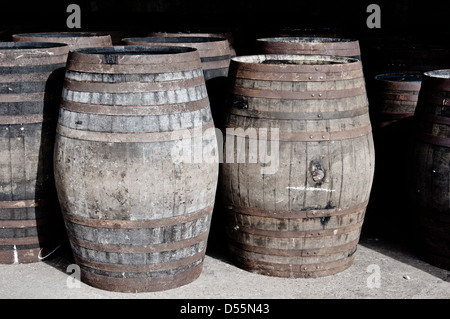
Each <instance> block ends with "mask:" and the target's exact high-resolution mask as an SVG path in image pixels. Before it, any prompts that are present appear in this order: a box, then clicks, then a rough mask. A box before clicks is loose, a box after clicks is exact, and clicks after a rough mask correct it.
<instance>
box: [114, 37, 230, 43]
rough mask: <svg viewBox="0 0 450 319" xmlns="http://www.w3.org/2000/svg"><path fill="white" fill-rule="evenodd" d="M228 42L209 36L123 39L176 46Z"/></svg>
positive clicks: (224, 39) (124, 40) (124, 39)
mask: <svg viewBox="0 0 450 319" xmlns="http://www.w3.org/2000/svg"><path fill="white" fill-rule="evenodd" d="M223 41H227V39H226V38H223V37H207V36H149V37H134V38H133V37H131V38H123V39H122V42H134V43H135V42H143V43H171V44H172V43H173V44H174V45H176V44H180V43H185V44H186V43H190V44H191V43H192V44H200V43H208V42H223Z"/></svg>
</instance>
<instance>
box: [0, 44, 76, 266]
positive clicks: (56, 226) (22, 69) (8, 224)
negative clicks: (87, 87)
mask: <svg viewBox="0 0 450 319" xmlns="http://www.w3.org/2000/svg"><path fill="white" fill-rule="evenodd" d="M68 51H69V47H68V46H67V45H65V44H56V43H34V42H32V43H14V42H3V43H0V55H1V59H0V263H4V264H18V263H29V262H37V261H39V260H42V259H43V258H44V257H45V256H47V255H48V254H49V253H51V252H52V251H53V250H54V249H55V248H56V247H58V245H59V244H60V238H61V237H60V236H62V235H63V231H64V228H63V225H62V221H61V219H60V213H59V209H58V203H57V198H56V193H55V187H54V179H53V169H52V166H53V162H52V158H53V145H54V138H55V127H56V120H57V116H58V107H59V99H60V94H61V89H62V83H63V78H64V67H65V65H66V59H67V54H68Z"/></svg>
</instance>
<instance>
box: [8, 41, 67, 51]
mask: <svg viewBox="0 0 450 319" xmlns="http://www.w3.org/2000/svg"><path fill="white" fill-rule="evenodd" d="M61 47H68V44H66V43H58V42H41V41H36V42H13V41H10V42H0V50H39V49H51V48H61Z"/></svg>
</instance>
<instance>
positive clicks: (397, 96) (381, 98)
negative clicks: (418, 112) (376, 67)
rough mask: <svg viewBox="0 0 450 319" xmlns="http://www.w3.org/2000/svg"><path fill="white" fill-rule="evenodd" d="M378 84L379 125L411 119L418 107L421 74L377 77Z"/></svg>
mask: <svg viewBox="0 0 450 319" xmlns="http://www.w3.org/2000/svg"><path fill="white" fill-rule="evenodd" d="M375 80H376V82H377V94H376V96H377V100H378V101H377V103H376V106H377V122H378V123H377V125H379V126H380V127H383V126H385V125H388V124H391V123H392V122H394V121H397V120H400V119H404V118H407V117H411V116H413V115H414V111H415V109H416V105H417V99H418V96H419V90H420V85H421V83H422V74H421V73H387V74H379V75H377V76H376V77H375Z"/></svg>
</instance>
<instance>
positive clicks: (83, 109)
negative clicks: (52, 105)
mask: <svg viewBox="0 0 450 319" xmlns="http://www.w3.org/2000/svg"><path fill="white" fill-rule="evenodd" d="M206 107H209V99H208V98H207V97H205V98H203V99H201V100H197V101H191V102H186V103H175V104H161V105H151V106H148V105H127V106H121V105H120V106H119V105H114V106H113V105H99V104H88V103H80V102H73V101H69V100H65V99H62V101H61V108H63V109H65V110H68V111H71V112H77V113H87V114H100V115H165V114H169V112H170V114H175V113H185V112H192V111H198V110H201V109H204V108H206Z"/></svg>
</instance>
